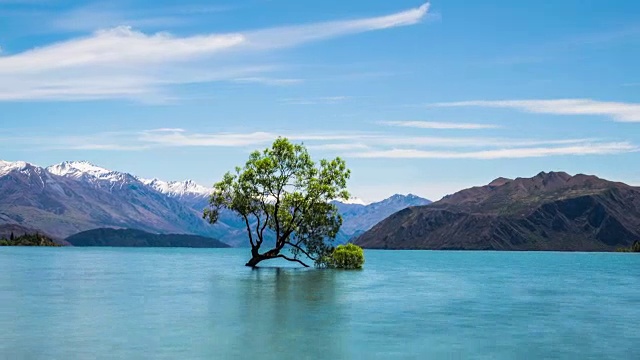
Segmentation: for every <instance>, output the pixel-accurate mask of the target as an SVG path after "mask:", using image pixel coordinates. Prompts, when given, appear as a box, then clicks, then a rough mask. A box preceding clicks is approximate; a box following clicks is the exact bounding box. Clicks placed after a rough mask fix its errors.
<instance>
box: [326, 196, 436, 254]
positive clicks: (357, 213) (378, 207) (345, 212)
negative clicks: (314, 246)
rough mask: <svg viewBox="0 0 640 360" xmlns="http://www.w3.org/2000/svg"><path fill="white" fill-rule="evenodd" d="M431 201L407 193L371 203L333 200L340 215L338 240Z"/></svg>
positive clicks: (347, 238)
mask: <svg viewBox="0 0 640 360" xmlns="http://www.w3.org/2000/svg"><path fill="white" fill-rule="evenodd" d="M430 203H431V201H430V200H427V199H424V198H421V197H419V196H416V195H413V194H409V195H400V194H396V195H393V196H391V197H389V198H386V199H384V200H382V201H379V202H375V203H371V204H366V205H365V204H358V203H342V202H339V201H335V202H334V204H335V205H336V206H337V207H338V211H339V212H340V214H341V215H342V220H343V222H342V227H341V228H340V233H339V234H338V240H339V241H338V242H341V243H344V242H347V241H349V240H350V239H351V238H353V237H355V236H357V235H360V234H362V233H363V232H365V231H367V230H369V229H371V227H373V226H374V225H375V224H377V223H379V222H380V221H382V220H384V219H385V218H387V217H388V216H389V215H391V214H393V213H395V212H397V211H400V210H402V209H406V208H408V207H411V206H419V205H427V204H430Z"/></svg>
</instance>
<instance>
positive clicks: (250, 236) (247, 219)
mask: <svg viewBox="0 0 640 360" xmlns="http://www.w3.org/2000/svg"><path fill="white" fill-rule="evenodd" d="M242 217H243V218H244V223H245V225H246V226H247V233H248V234H249V242H250V243H251V247H252V248H254V247H256V244H255V243H254V242H253V235H252V234H251V225H249V218H248V217H247V215H246V214H242Z"/></svg>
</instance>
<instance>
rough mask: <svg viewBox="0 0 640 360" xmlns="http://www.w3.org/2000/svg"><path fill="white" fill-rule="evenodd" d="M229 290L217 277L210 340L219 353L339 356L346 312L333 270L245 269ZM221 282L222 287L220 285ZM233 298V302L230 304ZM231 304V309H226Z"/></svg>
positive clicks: (267, 356)
mask: <svg viewBox="0 0 640 360" xmlns="http://www.w3.org/2000/svg"><path fill="white" fill-rule="evenodd" d="M242 275H243V276H242V277H240V278H236V279H228V280H229V281H235V282H236V284H237V286H236V287H234V289H235V290H236V291H232V292H229V291H228V290H229V287H228V286H225V283H226V281H224V280H222V281H221V279H217V280H216V281H215V284H216V288H217V289H215V290H217V291H216V292H217V293H218V294H217V297H216V298H215V299H213V300H212V305H213V306H214V308H215V309H214V314H215V315H214V316H215V319H214V321H213V322H214V333H216V334H219V335H220V338H218V339H217V340H218V341H216V343H215V345H214V347H215V348H217V349H218V350H219V351H216V354H217V355H218V356H220V357H221V358H222V357H224V358H227V357H228V358H231V357H234V358H251V357H255V356H259V357H260V358H261V359H294V358H295V359H301V358H302V359H305V358H308V359H340V358H343V357H344V355H345V352H346V349H345V348H344V346H345V344H344V331H345V330H346V329H345V328H337V326H338V324H341V323H344V321H343V320H344V319H343V318H344V316H345V313H344V311H343V309H341V308H340V306H339V304H338V302H337V298H336V291H337V289H336V288H337V287H339V284H338V283H337V281H336V272H334V271H329V270H326V271H325V270H306V269H286V268H259V269H254V270H248V271H246V272H244V273H243V274H242ZM218 286H220V287H218ZM231 303H235V305H234V306H230V305H231ZM230 309H233V311H231V312H230V311H229V310H230Z"/></svg>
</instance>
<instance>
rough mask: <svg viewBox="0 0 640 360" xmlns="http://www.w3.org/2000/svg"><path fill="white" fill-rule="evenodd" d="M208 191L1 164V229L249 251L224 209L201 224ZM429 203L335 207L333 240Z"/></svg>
mask: <svg viewBox="0 0 640 360" xmlns="http://www.w3.org/2000/svg"><path fill="white" fill-rule="evenodd" d="M212 190H213V189H212V188H208V187H205V186H202V185H199V184H197V183H195V182H193V181H191V180H187V181H172V182H167V181H163V180H159V179H142V178H138V177H136V176H134V175H131V174H128V173H124V172H118V171H112V170H108V169H105V168H102V167H100V166H97V165H94V164H91V163H89V162H87V161H65V162H63V163H60V164H57V165H52V166H49V167H47V168H41V167H38V166H35V165H32V164H29V163H26V162H22V161H20V162H7V161H0V225H1V224H16V225H21V226H26V227H29V228H33V229H38V230H41V231H44V232H46V233H49V234H51V235H54V236H57V237H60V238H64V237H66V236H69V235H72V234H75V233H78V232H81V231H85V230H90V229H94V228H101V227H115V228H133V229H140V230H145V231H151V232H160V233H186V234H198V235H205V236H213V237H216V238H218V239H220V240H222V241H223V242H226V243H228V244H230V245H233V246H247V244H248V243H247V240H246V230H245V224H244V221H243V220H242V219H240V217H239V216H237V215H236V214H234V213H232V212H230V211H223V212H222V213H221V216H220V219H219V221H218V223H216V224H215V225H213V226H211V225H210V224H207V223H206V222H205V221H204V220H203V219H202V210H203V209H204V208H205V207H206V206H207V204H208V200H209V195H210V194H211V192H212ZM428 203H429V200H426V199H423V198H420V197H418V196H415V195H394V196H392V197H390V198H388V199H385V200H383V201H380V202H376V203H372V204H366V203H365V202H364V201H362V200H361V199H358V198H351V199H349V200H348V201H344V202H338V201H336V202H334V204H336V206H337V207H338V210H339V211H340V213H341V214H342V216H343V219H344V221H343V226H342V229H341V230H340V233H339V234H338V237H337V239H336V240H337V242H346V241H348V240H349V239H350V238H352V237H353V236H354V235H358V234H360V233H362V232H364V231H366V230H368V229H370V228H371V227H372V226H373V225H375V224H376V223H378V222H379V221H381V220H383V219H384V218H386V217H387V216H389V215H391V214H393V213H395V212H396V211H399V210H402V209H404V208H406V207H409V206H415V205H425V204H428Z"/></svg>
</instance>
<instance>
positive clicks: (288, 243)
mask: <svg viewBox="0 0 640 360" xmlns="http://www.w3.org/2000/svg"><path fill="white" fill-rule="evenodd" d="M286 244H287V245H289V246H292V247H294V248H296V249H298V250H300V251H301V252H302V253H303V254H305V255H306V256H307V257H308V258H309V259H311V260H313V261H315V260H316V258H314V257H313V256H311V254H309V252H308V251H306V250H304V249H303V248H301V247H300V246H298V245H297V244H294V243H291V242H289V241H287V242H286Z"/></svg>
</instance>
